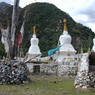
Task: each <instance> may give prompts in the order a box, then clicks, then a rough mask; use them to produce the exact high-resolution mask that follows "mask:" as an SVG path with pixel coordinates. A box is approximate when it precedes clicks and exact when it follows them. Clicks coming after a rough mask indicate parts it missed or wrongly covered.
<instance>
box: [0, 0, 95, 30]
mask: <svg viewBox="0 0 95 95" xmlns="http://www.w3.org/2000/svg"><path fill="white" fill-rule="evenodd" d="M0 2H7V3H10V4H13V2H14V0H0ZM34 2H48V3H52V4H54V5H55V6H57V7H58V8H59V9H61V10H62V11H65V12H66V13H68V14H69V15H70V16H71V17H72V18H73V19H74V20H75V21H76V22H78V23H81V24H83V25H85V26H88V27H89V28H91V29H92V31H93V32H95V0H20V6H21V7H25V6H26V5H28V4H30V3H34Z"/></svg>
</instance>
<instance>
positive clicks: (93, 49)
mask: <svg viewBox="0 0 95 95" xmlns="http://www.w3.org/2000/svg"><path fill="white" fill-rule="evenodd" d="M92 51H93V52H95V38H94V39H93V47H92Z"/></svg>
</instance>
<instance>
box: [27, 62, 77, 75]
mask: <svg viewBox="0 0 95 95" xmlns="http://www.w3.org/2000/svg"><path fill="white" fill-rule="evenodd" d="M77 64H78V63H68V62H67V63H66V62H64V64H33V63H27V66H28V68H29V71H30V72H31V73H33V72H34V70H33V67H34V66H36V65H37V66H38V65H39V66H40V72H39V73H43V74H55V75H58V76H60V75H61V76H64V75H68V76H69V75H72V76H73V75H74V76H75V75H76V73H77V67H78V65H77Z"/></svg>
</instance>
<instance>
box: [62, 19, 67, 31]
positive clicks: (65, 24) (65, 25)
mask: <svg viewBox="0 0 95 95" xmlns="http://www.w3.org/2000/svg"><path fill="white" fill-rule="evenodd" d="M63 22H64V31H67V30H68V28H67V19H66V18H64V21H63Z"/></svg>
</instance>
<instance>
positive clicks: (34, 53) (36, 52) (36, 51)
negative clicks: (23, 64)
mask: <svg viewBox="0 0 95 95" xmlns="http://www.w3.org/2000/svg"><path fill="white" fill-rule="evenodd" d="M30 42H31V46H30V47H29V50H28V56H29V57H31V58H35V57H38V56H41V52H40V48H39V46H38V44H39V39H38V38H37V37H36V31H35V26H34V27H33V35H32V38H31V40H30Z"/></svg>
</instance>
